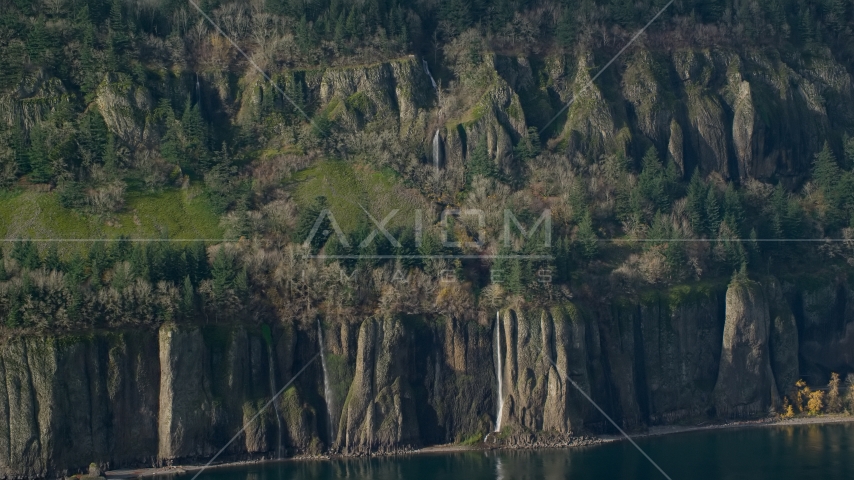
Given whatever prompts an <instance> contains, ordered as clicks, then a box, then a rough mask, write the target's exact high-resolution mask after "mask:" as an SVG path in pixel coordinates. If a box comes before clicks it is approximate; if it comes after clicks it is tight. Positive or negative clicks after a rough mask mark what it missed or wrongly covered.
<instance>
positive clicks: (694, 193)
mask: <svg viewBox="0 0 854 480" xmlns="http://www.w3.org/2000/svg"><path fill="white" fill-rule="evenodd" d="M707 196H708V194H707V193H706V186H705V185H704V184H703V181H702V180H701V179H700V174H699V172H698V171H697V170H695V171H694V174H693V175H692V176H691V182H690V183H689V184H688V195H687V202H686V209H687V211H688V219H689V221H690V222H691V230H693V231H694V234H695V235H697V236H702V235H704V234H705V233H706V197H707Z"/></svg>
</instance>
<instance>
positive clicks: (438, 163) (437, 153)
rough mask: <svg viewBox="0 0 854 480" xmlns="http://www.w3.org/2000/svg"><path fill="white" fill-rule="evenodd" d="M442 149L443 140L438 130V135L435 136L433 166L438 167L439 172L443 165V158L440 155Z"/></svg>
mask: <svg viewBox="0 0 854 480" xmlns="http://www.w3.org/2000/svg"><path fill="white" fill-rule="evenodd" d="M441 148H442V138H441V137H439V129H436V134H435V135H433V166H434V167H436V171H437V172H438V171H439V168H441V165H442V158H441V157H440V155H441V154H442V152H441Z"/></svg>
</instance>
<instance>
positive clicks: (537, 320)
mask: <svg viewBox="0 0 854 480" xmlns="http://www.w3.org/2000/svg"><path fill="white" fill-rule="evenodd" d="M822 292H824V293H822ZM849 292H850V289H849V287H848V286H847V283H846V282H845V281H844V279H839V280H830V281H825V282H824V283H823V284H822V285H812V286H810V287H809V289H806V290H799V289H798V288H796V287H795V286H794V285H789V284H786V283H785V282H784V283H782V284H781V282H778V281H776V280H775V279H772V278H769V279H765V280H762V281H761V282H750V281H744V282H740V283H734V284H732V285H730V286H729V287H728V288H723V287H720V288H716V287H708V286H695V287H691V288H688V287H678V288H674V289H671V290H669V291H666V292H659V293H655V294H651V295H645V296H641V297H640V298H638V299H635V300H625V299H623V300H619V301H614V302H611V303H609V304H603V305H592V304H585V305H573V304H564V305H556V306H553V307H551V308H549V309H546V310H542V309H535V308H530V309H521V310H516V309H506V310H502V311H501V313H500V323H496V322H495V321H494V320H493V321H491V322H489V323H488V324H480V323H478V322H472V321H459V320H455V319H447V318H425V317H418V316H409V317H407V316H404V317H400V318H386V319H376V318H373V319H366V320H363V321H360V322H356V323H352V324H332V323H329V324H320V325H311V326H307V325H294V324H292V323H287V322H286V323H283V324H277V325H275V326H273V328H272V329H271V328H268V327H260V328H258V327H252V328H250V327H240V326H231V327H229V326H191V325H172V324H167V325H164V326H162V327H160V329H159V330H157V331H147V332H135V333H130V332H126V333H93V334H90V335H87V336H76V337H75V336H65V337H46V338H37V337H20V338H14V339H7V340H5V341H4V342H3V344H2V348H0V412H2V413H3V415H2V417H0V420H2V421H0V476H6V477H11V478H14V477H40V476H49V477H50V476H56V475H58V474H61V473H64V472H66V471H67V470H70V471H73V470H75V469H78V468H83V467H85V466H86V465H88V463H89V462H91V461H96V462H100V463H102V464H109V465H111V466H113V467H115V466H126V465H156V464H168V463H173V462H187V461H200V460H203V459H205V458H209V457H210V456H211V455H213V454H214V453H215V452H216V451H217V450H218V449H219V448H221V447H222V446H223V445H225V444H226V443H227V442H228V440H229V439H230V438H231V437H232V436H233V435H234V433H235V432H237V431H238V430H239V429H240V428H241V427H242V426H243V425H244V424H246V423H247V422H248V421H249V420H250V419H251V418H252V417H253V416H254V415H255V414H256V413H257V412H258V411H259V409H260V408H261V407H262V406H263V405H264V404H265V403H266V402H267V401H268V400H269V398H270V397H271V396H272V393H273V392H275V391H277V390H278V389H280V388H282V386H284V385H285V383H286V382H288V381H289V380H290V379H291V378H292V377H293V375H294V374H295V373H296V372H297V371H298V370H299V369H300V368H302V366H303V365H304V364H305V363H306V362H307V361H308V360H310V359H311V358H312V357H313V356H314V355H316V354H317V352H318V348H319V346H320V343H319V337H318V335H317V334H318V330H317V328H318V326H319V328H322V329H323V332H324V343H323V348H324V352H325V353H326V355H327V364H328V368H327V370H328V371H327V375H328V377H329V378H328V379H327V380H328V381H329V383H330V390H331V394H330V396H331V397H332V398H329V399H327V398H325V394H324V378H323V375H324V371H323V369H322V367H321V363H320V361H319V360H318V361H316V362H314V363H313V364H312V365H311V366H309V368H308V369H307V370H306V371H305V373H304V374H303V375H302V376H300V377H299V378H297V380H296V381H295V382H294V383H293V384H292V385H291V386H289V387H288V388H287V389H286V390H285V391H284V393H283V394H282V395H281V396H280V397H279V398H278V399H277V401H276V403H275V405H274V407H272V408H269V409H267V410H266V411H265V412H264V413H262V414H261V415H260V417H259V418H258V419H257V420H256V421H255V422H253V423H252V424H251V425H250V426H249V427H248V428H247V429H246V432H245V434H244V435H242V436H240V437H239V438H238V439H237V441H235V442H234V443H233V444H232V445H231V446H230V447H229V449H228V450H227V451H226V452H225V454H224V455H225V458H230V459H240V458H257V457H261V456H263V457H273V456H277V455H291V454H294V453H301V452H302V453H311V452H314V453H320V452H324V451H333V452H341V453H344V454H364V453H374V452H392V451H399V450H405V449H410V448H417V447H420V446H424V445H429V444H437V443H446V442H455V441H462V440H465V439H467V438H469V437H471V436H472V435H475V434H478V435H483V434H485V433H487V432H491V431H493V429H494V427H495V423H496V418H495V415H496V411H497V408H496V406H497V403H498V398H497V394H498V390H497V379H496V360H497V356H496V355H498V354H500V355H501V359H502V362H501V364H502V371H501V372H500V375H502V380H503V388H502V393H503V400H504V408H503V414H502V418H501V419H500V420H501V422H500V423H501V426H502V437H503V441H505V442H507V443H509V444H524V443H528V442H530V441H532V440H533V439H534V438H536V437H542V436H545V437H546V438H555V436H558V437H561V436H563V437H566V436H569V435H572V434H578V433H581V432H601V431H608V430H609V428H610V427H609V425H608V424H607V423H606V422H605V419H604V418H603V417H602V416H601V415H600V414H599V413H598V412H597V411H596V410H595V409H594V408H593V406H592V405H591V404H590V403H589V402H588V401H587V400H586V399H585V398H584V395H582V394H581V393H580V392H579V391H578V390H577V389H576V386H577V387H578V388H580V389H581V390H583V391H584V393H585V394H586V395H588V396H590V397H592V398H593V399H594V401H596V402H597V404H599V405H600V406H601V407H602V408H603V409H604V410H605V411H606V412H608V413H609V415H611V416H612V417H613V418H614V419H615V420H616V421H618V422H620V423H621V425H622V426H623V427H625V428H627V429H633V430H637V429H643V428H644V426H646V425H652V424H667V423H673V422H677V421H680V420H683V419H690V420H695V419H709V418H715V417H716V418H733V417H747V416H757V415H763V414H765V413H767V411H768V409H769V408H771V407H773V406H775V405H779V400H780V398H781V397H782V395H785V394H786V393H787V391H788V389H789V388H790V387H791V385H792V383H793V382H794V380H796V379H797V378H798V377H799V368H800V364H803V365H806V366H807V368H809V369H813V370H814V371H816V372H823V374H824V375H826V374H827V372H829V371H830V369H834V370H836V371H842V372H846V371H851V370H852V367H854V364H852V362H851V359H850V352H851V349H849V348H847V345H849V343H850V342H851V335H850V332H851V330H852V328H854V327H852V325H854V315H851V314H850V313H851V307H850V305H851V301H850V300H851V299H852V297H851V296H850V293H849ZM825 294H826V295H830V296H831V297H832V298H833V300H834V301H833V302H829V301H827V299H824V297H822V295H825ZM820 305H830V306H831V307H830V310H827V311H822V310H821V309H820V308H819V307H820ZM837 313H838V314H840V316H837V315H836V314H837ZM496 326H498V328H499V329H500V332H499V335H498V343H497V344H498V345H500V347H499V348H498V350H497V351H496V348H495V345H496V337H495V330H494V329H495V328H496ZM818 332H822V333H821V334H820V335H819V333H818ZM818 345H824V347H825V348H823V349H819V348H817V346H818ZM567 375H568V376H569V378H571V379H572V381H573V382H574V383H575V385H576V386H573V385H572V384H571V383H570V382H568V381H567V378H566V376H567ZM327 406H329V407H330V408H327Z"/></svg>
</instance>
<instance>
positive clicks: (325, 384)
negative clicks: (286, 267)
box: [317, 320, 333, 447]
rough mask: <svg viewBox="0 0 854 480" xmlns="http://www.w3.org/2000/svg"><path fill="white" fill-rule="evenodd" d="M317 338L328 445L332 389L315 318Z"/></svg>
mask: <svg viewBox="0 0 854 480" xmlns="http://www.w3.org/2000/svg"><path fill="white" fill-rule="evenodd" d="M317 338H318V342H320V364H321V365H322V366H323V398H324V399H325V400H326V414H327V416H328V418H327V421H326V423H327V424H328V425H327V427H328V430H329V432H328V433H329V446H330V447H331V446H332V439H333V437H332V425H333V422H332V389H331V388H329V374H328V373H327V370H326V353H324V351H323V329H322V328H321V327H320V320H317Z"/></svg>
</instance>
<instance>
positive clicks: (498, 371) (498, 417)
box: [495, 312, 504, 432]
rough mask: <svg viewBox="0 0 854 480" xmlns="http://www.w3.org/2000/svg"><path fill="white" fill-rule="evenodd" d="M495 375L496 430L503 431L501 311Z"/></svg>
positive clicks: (497, 320) (498, 319) (496, 328)
mask: <svg viewBox="0 0 854 480" xmlns="http://www.w3.org/2000/svg"><path fill="white" fill-rule="evenodd" d="M495 357H496V358H497V361H496V362H495V376H496V377H497V378H498V414H497V415H496V416H495V431H496V432H500V431H501V414H502V412H503V411H504V388H503V378H502V377H503V376H504V375H503V373H504V371H503V370H502V369H501V312H495Z"/></svg>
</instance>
